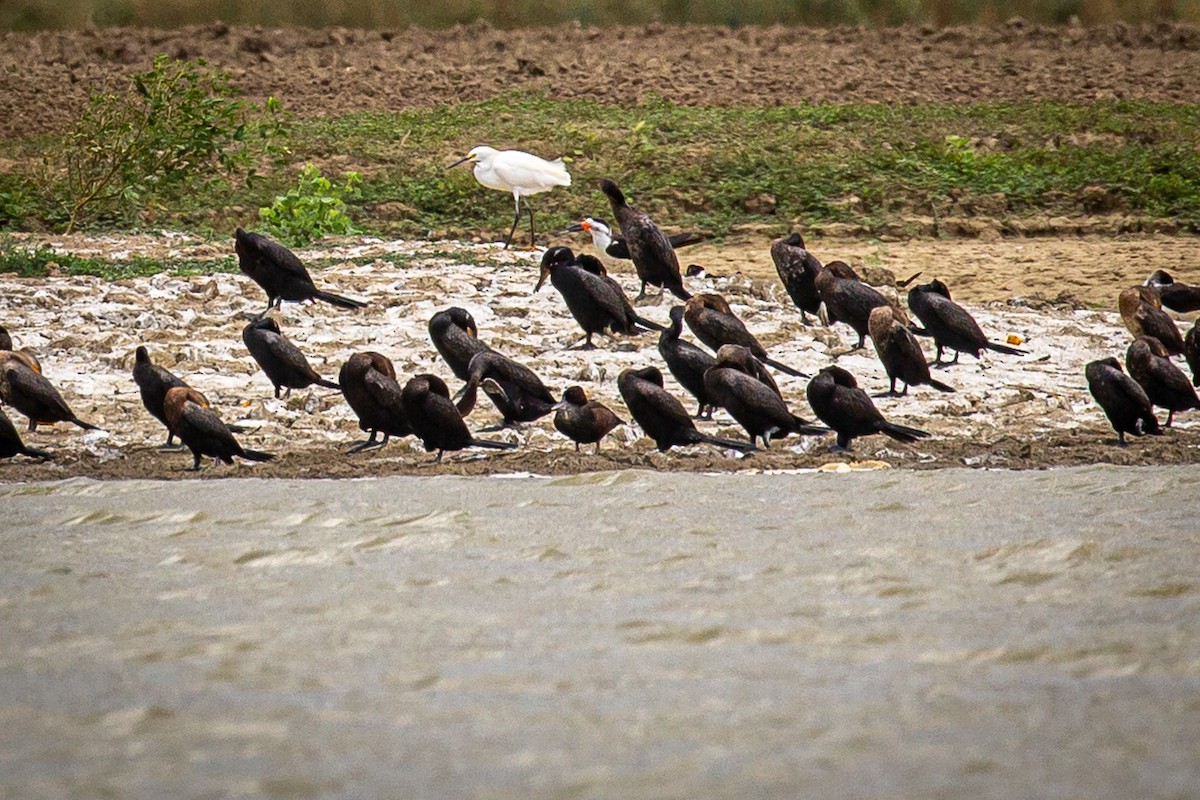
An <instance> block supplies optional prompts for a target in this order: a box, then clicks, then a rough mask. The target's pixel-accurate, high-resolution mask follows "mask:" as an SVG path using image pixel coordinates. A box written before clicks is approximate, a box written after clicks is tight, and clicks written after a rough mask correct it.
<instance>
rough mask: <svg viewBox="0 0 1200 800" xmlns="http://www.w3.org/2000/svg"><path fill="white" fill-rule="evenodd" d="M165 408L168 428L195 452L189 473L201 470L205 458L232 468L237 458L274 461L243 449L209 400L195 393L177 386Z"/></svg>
mask: <svg viewBox="0 0 1200 800" xmlns="http://www.w3.org/2000/svg"><path fill="white" fill-rule="evenodd" d="M163 408H164V409H165V410H166V415H167V425H168V426H169V427H170V429H171V430H173V431H174V432H175V435H176V436H178V437H179V441H181V442H183V443H184V445H185V446H186V447H187V448H188V449H189V450H191V451H192V458H193V461H192V466H191V467H190V468H189V470H188V471H190V472H196V471H198V470H199V469H200V459H201V458H203V457H204V456H212V457H213V458H216V459H219V460H221V461H223V462H225V463H226V464H232V463H233V457H234V456H237V457H239V458H244V459H247V460H248V461H272V460H274V458H275V456H274V455H272V454H270V453H262V452H259V451H258V450H246V449H243V448H242V446H241V445H240V444H238V442H237V439H234V438H233V434H232V433H230V432H229V428H228V427H227V426H226V425H225V423H224V422H222V421H221V418H220V417H219V416H217V412H215V411H213V410H212V408H210V407H209V405H208V400H206V399H205V397H204V395H202V394H200V393H199V392H197V391H196V390H195V389H185V388H183V387H182V386H176V387H175V388H173V389H170V390H168V391H167V397H166V399H165V400H164V401H163Z"/></svg>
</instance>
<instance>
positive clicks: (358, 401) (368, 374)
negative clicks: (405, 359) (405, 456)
mask: <svg viewBox="0 0 1200 800" xmlns="http://www.w3.org/2000/svg"><path fill="white" fill-rule="evenodd" d="M338 383H339V384H341V387H342V395H343V396H344V397H345V398H346V402H347V403H348V404H349V405H350V408H351V409H352V410H353V411H354V414H355V415H356V416H357V417H358V427H359V429H360V430H362V431H365V432H367V433H370V434H371V437H370V438H369V439H367V440H366V441H364V442H359V443H358V444H356V445H354V446H353V447H351V448H350V449H349V450H347V451H346V452H347V453H357V452H360V451H362V450H367V449H369V448H372V447H383V446H384V445H385V444H387V443H388V439H390V438H391V437H393V436H400V437H404V436H408V435H410V434H411V433H412V432H413V431H412V426H411V425H409V424H408V417H406V416H405V415H404V405H403V403H402V402H401V400H400V392H401V389H400V384H398V383H397V382H396V369H395V367H393V366H392V362H391V361H389V360H388V358H387V357H386V356H383V355H381V354H379V353H376V352H373V351H367V352H365V353H355V354H354V355H352V356H350V358H348V359H346V363H345V364H343V365H342V368H341V370H340V371H339V372H338ZM380 433H382V434H383V441H382V442H380V441H377V440H376V437H377V436H378V435H379V434H380Z"/></svg>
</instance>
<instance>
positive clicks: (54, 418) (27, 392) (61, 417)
mask: <svg viewBox="0 0 1200 800" xmlns="http://www.w3.org/2000/svg"><path fill="white" fill-rule="evenodd" d="M14 355H20V354H19V353H15V352H14V351H8V358H6V359H5V360H4V361H3V362H2V363H0V400H3V401H4V402H5V403H8V404H9V405H10V406H12V407H13V408H15V409H16V410H17V411H20V412H21V413H22V414H24V415H25V416H27V417H29V430H30V431H36V430H37V426H38V425H53V424H54V423H56V422H70V423H72V424H74V425H78V426H79V427H80V428H83V429H85V430H93V431H94V430H98V428H97V427H96V426H95V425H92V424H91V423H89V422H84V421H83V420H81V419H80V418H79V417H77V416H75V412H73V411H72V410H71V409H70V407H69V406H68V405H67V401H66V400H63V397H62V395H61V394H59V393H58V390H57V389H55V388H54V384H52V383H50V381H48V380H46V378H45V377H44V376H43V375H42V374H41V373H40V372H35V371H34V370H33V369H32V368H31V367H30V366H29V365H28V363H27V362H26V361H23V360H20V359H18V358H14V357H13V356H14Z"/></svg>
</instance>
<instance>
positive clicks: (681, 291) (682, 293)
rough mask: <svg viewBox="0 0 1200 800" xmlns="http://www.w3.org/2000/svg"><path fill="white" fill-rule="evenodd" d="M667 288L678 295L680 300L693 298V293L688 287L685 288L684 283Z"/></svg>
mask: <svg viewBox="0 0 1200 800" xmlns="http://www.w3.org/2000/svg"><path fill="white" fill-rule="evenodd" d="M666 288H667V291H669V292H670V293H671V294H673V295H675V296H676V297H678V298H679V299H680V300H684V301H687V300H691V299H692V293H691V292H689V291H688V290H687V289H685V288H683V284H682V283H681V284H679V285H678V286H668V287H666Z"/></svg>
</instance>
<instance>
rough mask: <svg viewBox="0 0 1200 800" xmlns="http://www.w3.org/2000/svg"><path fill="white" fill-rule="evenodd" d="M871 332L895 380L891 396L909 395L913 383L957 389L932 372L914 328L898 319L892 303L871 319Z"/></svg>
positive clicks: (878, 353) (880, 308) (874, 314)
mask: <svg viewBox="0 0 1200 800" xmlns="http://www.w3.org/2000/svg"><path fill="white" fill-rule="evenodd" d="M867 331H868V332H869V333H870V334H871V341H872V342H874V343H875V353H876V355H878V356H879V360H880V361H881V362H883V368H884V370H885V371H886V372H887V376H888V379H889V380H890V381H891V383H890V385H889V386H888V390H887V396H889V397H896V396H904V395H906V394H908V387H909V386H920V385H922V384H925V385H927V386H932V387H933V388H934V389H937V390H938V391H939V392H953V391H954V388H953V387H951V386H947V385H946V384H944V383H942V382H941V381H939V380H936V379H934V377H933V376H932V375H930V373H929V362H927V361H926V360H925V353H924V352H923V351H922V350H921V345H919V344H918V343H917V340H916V338H914V337H913V335H912V331H910V330H909V329H908V327H907V326H905V325H903V324H901V322H900V320H898V319H896V314H895V311H894V310H893V309H892V307H891V306H890V305H889V306H876V307H875V309H874V310H872V311H871V316H870V317H869V318H868V319H867ZM897 380H901V381H904V391H903V392H897V391H896V381H897Z"/></svg>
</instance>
